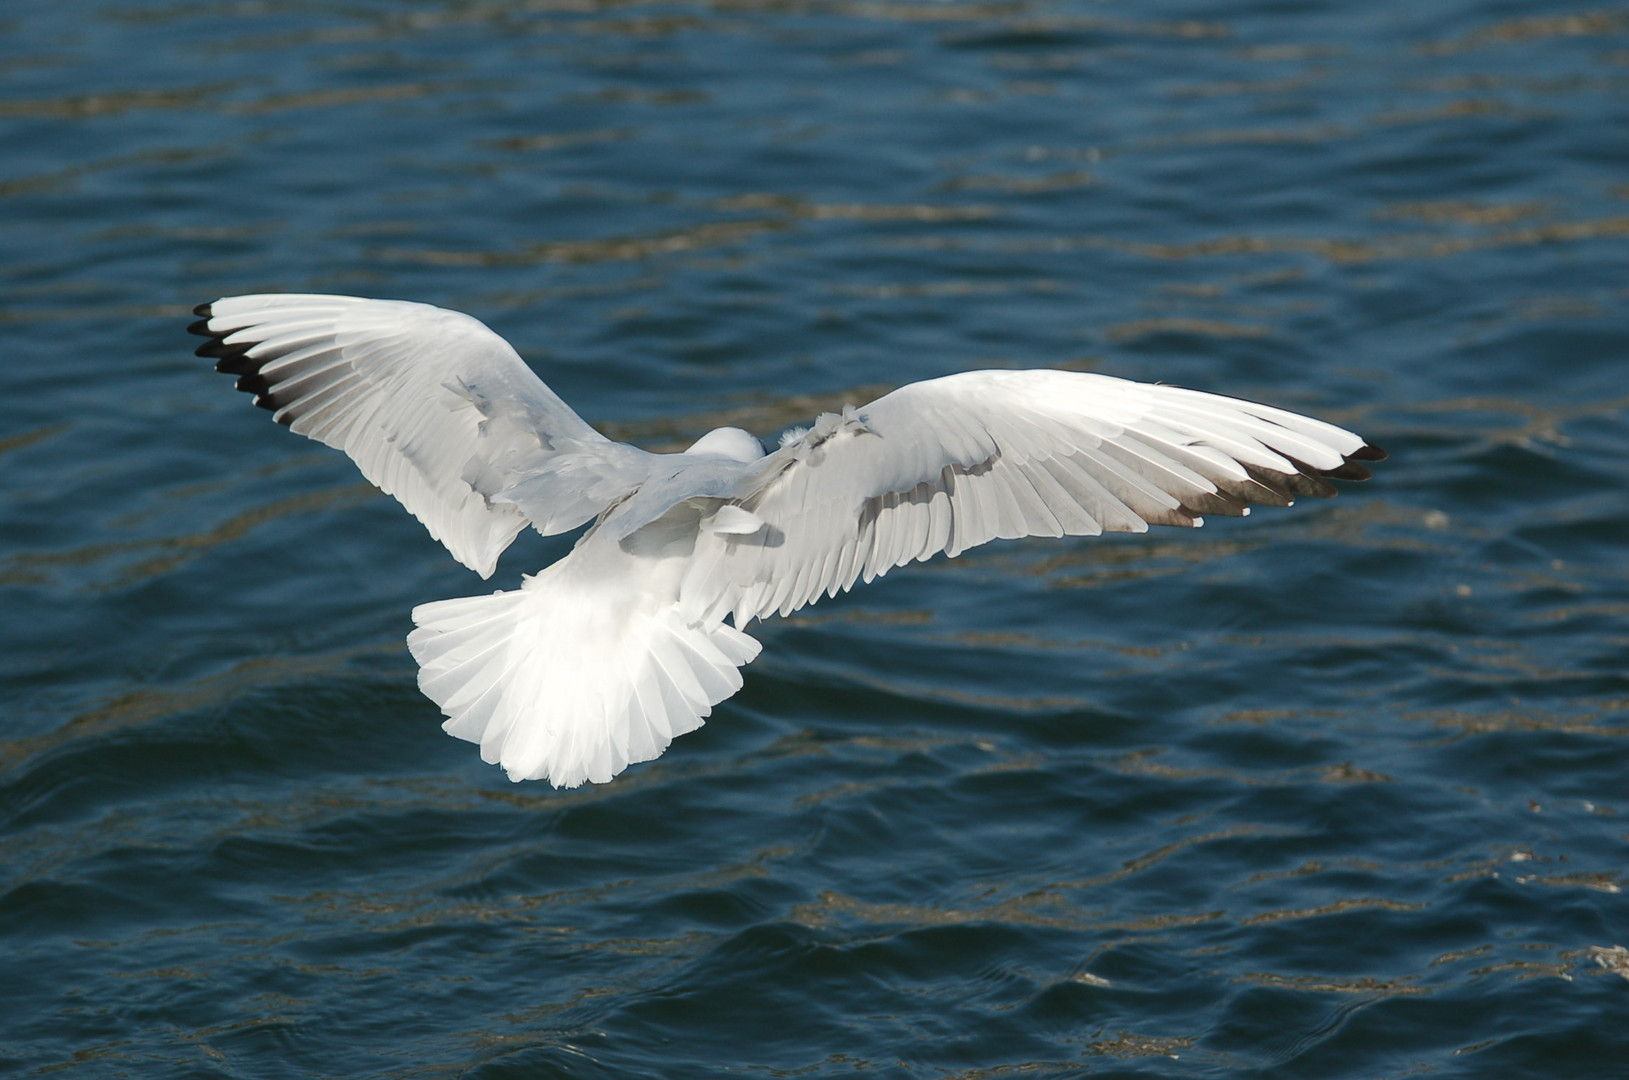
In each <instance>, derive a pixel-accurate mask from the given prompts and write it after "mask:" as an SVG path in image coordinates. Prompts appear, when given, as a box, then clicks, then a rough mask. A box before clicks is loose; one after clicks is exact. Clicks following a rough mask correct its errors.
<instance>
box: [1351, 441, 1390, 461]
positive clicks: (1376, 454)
mask: <svg viewBox="0 0 1629 1080" xmlns="http://www.w3.org/2000/svg"><path fill="white" fill-rule="evenodd" d="M1390 456H1391V455H1390V454H1388V453H1386V452H1385V451H1384V450H1382V449H1380V447H1378V446H1373V445H1369V444H1365V445H1363V446H1360V447H1358V448H1357V449H1356V450H1354V451H1352V452H1351V453H1350V454H1347V455H1346V457H1347V459H1348V460H1350V461H1385V460H1386V459H1387V458H1388V457H1390Z"/></svg>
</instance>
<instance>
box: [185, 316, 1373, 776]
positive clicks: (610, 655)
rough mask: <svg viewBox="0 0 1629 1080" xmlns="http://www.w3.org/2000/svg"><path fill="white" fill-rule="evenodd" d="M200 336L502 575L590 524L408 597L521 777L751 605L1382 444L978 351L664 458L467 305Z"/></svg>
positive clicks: (707, 654) (708, 661)
mask: <svg viewBox="0 0 1629 1080" xmlns="http://www.w3.org/2000/svg"><path fill="white" fill-rule="evenodd" d="M196 314H198V315H199V316H200V318H199V320H198V321H197V322H195V323H193V324H192V325H191V327H189V329H190V330H191V331H192V332H193V333H196V334H200V335H202V336H204V337H207V338H209V340H208V341H207V342H205V343H204V344H203V345H201V346H199V348H198V355H200V356H207V357H213V358H215V360H216V364H215V368H216V370H217V371H223V372H227V373H229V374H232V375H236V376H237V388H238V389H239V390H243V391H246V392H248V393H251V394H253V395H254V403H255V404H256V405H259V406H260V407H261V408H263V409H269V410H271V412H272V418H273V419H274V420H276V421H277V422H278V423H280V424H283V425H285V426H287V427H289V428H290V429H291V430H293V431H294V432H296V433H297V434H300V435H304V436H306V437H308V438H311V439H316V440H317V441H318V442H321V443H324V444H326V445H328V446H332V447H334V448H336V449H338V450H343V451H344V452H345V453H346V454H348V455H350V457H351V460H353V461H355V462H356V464H357V466H358V467H360V468H361V470H362V474H363V475H364V476H366V477H367V478H368V480H370V481H371V482H372V483H374V484H375V485H377V486H378V487H380V488H381V489H383V490H384V491H385V492H386V493H388V494H390V495H394V496H395V497H396V498H397V499H398V500H399V501H400V502H401V504H402V505H403V506H405V507H406V508H407V510H408V512H409V513H411V514H412V515H413V516H414V517H416V518H418V519H419V521H421V522H422V523H423V524H424V526H425V528H427V529H429V530H430V535H431V536H433V537H435V538H436V539H437V540H440V541H441V542H442V543H443V544H444V545H446V547H447V550H448V551H450V552H451V553H452V556H453V558H455V559H457V560H458V561H459V562H461V563H463V564H464V565H465V566H467V567H469V568H470V569H471V570H474V571H475V572H476V573H478V574H480V575H481V577H483V578H488V577H491V575H492V572H493V570H494V568H495V567H496V565H497V561H498V556H499V554H500V553H501V552H502V551H503V550H504V548H506V547H508V546H509V543H510V541H512V540H513V539H514V538H515V536H516V535H517V534H518V533H519V532H520V531H521V530H522V529H524V528H525V527H526V526H528V525H530V526H532V527H533V528H535V529H536V530H537V531H538V532H539V533H542V534H543V535H545V536H550V535H554V534H556V533H563V532H567V531H569V530H572V529H575V528H577V527H579V526H581V525H583V524H585V523H588V522H593V524H592V526H591V527H590V528H589V529H588V530H587V531H585V532H584V533H583V535H582V537H581V538H580V539H579V540H578V541H577V543H576V546H574V547H573V548H572V550H571V552H570V553H569V554H567V555H566V556H565V557H564V558H561V559H560V560H558V561H557V562H555V563H553V564H552V565H549V566H546V567H544V568H543V569H542V570H540V571H538V572H537V573H536V574H534V575H531V576H529V577H526V578H525V579H524V580H523V582H522V584H521V586H520V588H518V589H513V590H510V591H499V592H495V593H492V594H491V595H489V596H472V597H465V598H462V599H455V600H440V601H436V602H434V603H429V604H423V605H420V606H419V607H417V608H415V609H414V610H413V622H414V623H415V624H416V626H417V629H415V630H414V631H413V632H412V633H411V634H409V635H408V638H407V645H408V648H409V650H411V652H412V654H413V657H414V659H415V660H417V661H418V664H419V687H420V689H422V690H423V691H424V693H425V694H426V695H427V696H428V697H429V698H430V699H431V700H433V701H434V702H435V703H436V704H437V705H439V706H440V707H441V710H442V712H444V713H445V714H446V716H447V720H446V722H445V723H444V724H443V725H442V726H443V727H444V728H445V730H446V731H447V732H448V733H449V734H452V735H455V736H457V737H458V738H460V739H467V740H468V741H470V742H474V743H479V744H480V747H481V757H482V759H483V760H485V761H487V762H490V763H495V764H499V765H502V766H503V768H504V769H505V770H506V771H507V772H508V774H509V777H510V779H512V780H547V781H549V782H550V783H552V784H554V785H555V786H556V787H575V786H577V785H579V784H581V783H582V782H583V781H585V780H588V781H592V782H594V783H604V782H606V781H608V780H610V779H611V778H612V777H614V776H616V775H617V774H618V773H620V772H621V771H622V770H623V769H625V768H627V767H628V765H629V764H631V763H633V762H638V761H648V760H650V759H652V758H655V757H657V756H658V755H660V754H661V753H662V751H663V750H665V749H666V748H667V745H668V744H669V743H670V742H672V740H673V739H674V737H675V736H678V735H683V734H684V733H685V732H687V731H693V730H695V729H696V728H698V727H700V726H701V724H702V722H703V718H704V717H706V716H707V715H708V714H709V713H710V712H711V711H712V707H713V706H714V705H717V704H718V703H719V702H721V701H723V700H724V699H725V698H727V697H729V696H730V695H732V694H734V693H735V692H736V691H737V690H739V689H740V688H741V685H742V680H741V673H740V671H739V670H737V669H738V668H740V667H741V666H742V665H744V664H746V663H748V662H749V661H751V660H752V659H753V658H754V657H755V656H757V655H758V651H759V648H760V646H759V644H758V642H757V641H756V640H755V639H754V638H752V637H750V636H748V635H747V634H746V633H745V628H746V626H747V624H748V623H750V622H751V621H752V620H753V619H762V618H765V617H767V616H769V615H771V614H780V615H786V614H789V613H790V612H793V611H796V610H797V609H798V608H801V607H803V606H805V605H806V604H811V603H813V602H814V601H816V600H818V599H819V598H820V597H822V596H835V595H837V593H839V592H843V591H847V590H848V589H849V588H851V587H852V586H853V585H854V583H855V582H857V581H870V580H872V579H873V578H876V577H880V576H881V575H883V574H886V573H887V572H888V571H889V570H891V569H893V568H894V567H896V566H904V565H905V564H906V563H909V562H912V561H919V560H925V559H928V558H931V557H932V556H934V555H936V554H939V553H940V552H943V553H944V554H946V555H948V556H951V557H954V556H956V555H958V554H960V553H961V552H963V551H965V550H967V549H968V548H970V547H975V546H977V545H979V544H983V543H987V542H989V541H991V540H996V539H1006V538H1013V537H1020V536H1066V535H1067V536H1097V535H1099V534H1101V533H1105V532H1144V531H1146V530H1147V529H1148V526H1149V525H1183V526H1196V525H1199V524H1201V523H1202V516H1203V515H1205V514H1225V515H1231V516H1235V517H1237V516H1242V515H1244V514H1247V513H1249V507H1250V506H1251V505H1255V504H1264V505H1270V506H1289V505H1290V504H1291V502H1292V501H1293V497H1294V496H1297V495H1316V496H1329V495H1333V494H1335V488H1334V485H1333V484H1331V483H1330V482H1329V481H1330V479H1331V478H1333V479H1339V480H1364V479H1367V478H1368V476H1369V471H1368V470H1367V469H1366V468H1364V466H1363V465H1362V464H1360V463H1361V462H1365V461H1380V460H1382V459H1384V458H1385V456H1386V455H1385V452H1384V451H1382V450H1380V449H1378V448H1376V447H1374V446H1370V445H1369V444H1367V443H1366V442H1364V440H1363V439H1361V438H1360V437H1358V436H1357V435H1354V434H1352V433H1351V432H1349V431H1346V430H1343V429H1341V428H1338V427H1335V426H1333V425H1331V424H1326V423H1323V422H1322V421H1318V420H1313V419H1310V418H1308V417H1305V416H1300V415H1297V414H1295V413H1291V412H1285V411H1284V410H1282V409H1275V408H1271V407H1269V406H1266V405H1257V404H1254V403H1252V402H1247V401H1239V400H1235V399H1233V398H1227V397H1221V396H1218V395H1215V394H1206V393H1200V392H1198V391H1194V390H1184V389H1180V388H1178V387H1172V386H1160V385H1150V384H1146V383H1137V382H1129V381H1127V380H1124V379H1116V378H1112V377H1110V376H1106V375H1095V374H1085V373H1080V372H1069V371H1054V370H1030V371H1007V370H1002V371H968V372H963V373H961V374H959V375H949V376H946V377H944V378H939V379H930V380H927V381H925V382H918V383H911V384H910V385H908V386H902V387H900V388H899V389H898V390H895V391H893V392H892V393H888V394H884V395H883V396H882V397H880V398H878V399H877V400H876V401H873V402H871V403H870V404H868V405H862V406H859V407H858V408H856V407H853V406H845V407H844V408H843V410H842V412H840V413H826V414H824V415H822V416H820V417H819V418H817V419H816V420H815V421H814V423H813V424H812V425H810V426H809V427H808V428H806V429H797V430H793V431H791V432H788V433H786V434H785V435H783V436H782V437H781V440H780V444H779V446H778V447H777V448H776V449H774V450H772V451H770V452H768V453H766V452H765V450H764V447H763V445H762V444H761V443H760V442H759V441H758V439H757V438H756V437H754V436H753V435H751V434H750V433H748V432H746V431H743V430H741V429H740V428H729V427H726V428H718V429H716V430H714V431H710V432H708V433H707V434H706V435H703V436H702V437H701V438H700V439H699V440H697V441H696V443H695V444H694V445H693V446H691V447H690V448H689V449H687V450H685V451H684V452H683V453H677V454H653V453H648V452H646V451H644V450H640V449H638V448H637V447H633V446H629V445H627V444H625V443H619V442H613V441H612V440H610V439H608V438H606V437H605V436H603V435H601V434H600V433H599V432H598V431H595V430H594V429H593V428H592V427H590V426H589V425H588V424H587V423H586V422H585V421H584V420H583V419H582V418H581V417H579V416H578V415H577V414H576V413H575V412H573V411H572V410H571V408H570V407H569V406H568V405H566V403H565V402H564V401H562V400H561V399H560V398H559V397H557V396H556V395H555V394H554V392H553V391H552V390H550V389H549V388H548V387H547V386H546V385H544V383H543V381H542V380H541V379H539V378H538V377H537V376H536V375H535V374H534V373H533V372H532V370H531V369H530V368H528V367H527V366H526V364H525V362H524V361H522V360H521V358H520V356H519V354H518V353H516V352H515V350H514V349H513V348H511V347H510V346H509V344H508V343H507V342H506V341H504V340H503V339H502V338H501V337H499V336H498V335H497V334H495V333H493V332H492V331H491V330H489V329H488V328H487V327H486V326H485V325H484V324H482V323H481V322H479V321H478V320H476V319H474V318H471V317H470V316H468V315H463V314H460V313H458V312H454V311H447V310H444V309H441V308H437V307H432V306H430V305H427V304H417V303H409V302H405V301H399V300H367V299H361V298H359V297H351V296H322V295H304V294H267V295H256V296H232V297H226V298H224V299H221V300H216V301H215V302H214V303H212V304H202V305H200V306H199V307H198V308H197V309H196Z"/></svg>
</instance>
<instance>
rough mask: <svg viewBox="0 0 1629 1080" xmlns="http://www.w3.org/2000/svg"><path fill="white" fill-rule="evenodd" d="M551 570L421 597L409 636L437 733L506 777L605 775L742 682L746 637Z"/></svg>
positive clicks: (574, 780) (751, 647) (691, 726)
mask: <svg viewBox="0 0 1629 1080" xmlns="http://www.w3.org/2000/svg"><path fill="white" fill-rule="evenodd" d="M554 569H555V568H554V567H550V568H549V570H545V571H544V572H543V573H541V574H539V575H537V576H536V577H533V578H529V579H527V580H526V582H525V584H524V585H523V586H522V587H521V588H520V589H517V590H514V591H511V592H497V593H493V594H491V595H490V596H473V597H466V598H462V599H457V600H441V601H437V602H435V603H431V604H423V605H420V606H419V607H417V608H415V609H414V610H413V621H414V622H415V623H416V624H417V625H418V629H416V630H414V631H413V632H412V633H411V634H410V635H408V638H407V646H408V648H409V649H410V650H411V651H412V653H413V657H414V659H415V660H417V661H418V663H419V687H420V689H422V690H423V691H424V693H425V694H426V695H427V696H428V697H430V698H431V700H433V701H434V702H435V703H436V704H437V705H439V706H441V709H442V711H443V712H444V713H446V714H447V717H448V719H447V721H446V723H445V724H443V725H442V727H443V729H444V730H446V731H447V733H448V734H450V735H455V736H457V737H458V738H460V739H466V740H468V741H470V742H474V743H479V744H480V746H481V757H482V759H483V760H485V761H487V762H489V763H495V764H501V765H502V766H503V767H504V769H505V770H506V771H507V772H508V774H509V778H510V779H511V780H548V781H549V782H550V783H552V784H554V786H555V787H576V786H577V785H579V784H581V783H582V782H583V781H584V780H589V781H592V782H594V783H596V784H602V783H605V782H606V781H607V780H610V779H611V778H612V777H613V776H616V775H617V774H618V773H620V772H621V771H622V770H623V769H625V768H627V767H628V765H630V764H631V763H633V762H637V761H649V760H650V759H652V758H654V757H657V756H658V755H660V754H661V753H662V751H663V750H665V749H666V748H667V745H668V743H670V742H672V741H673V739H674V738H675V737H677V736H679V735H683V734H684V733H685V732H687V731H694V730H695V729H696V728H698V727H700V726H701V725H702V722H703V718H704V717H706V716H707V715H708V714H709V713H711V712H712V707H713V706H714V705H716V704H718V703H719V702H720V701H723V700H724V699H725V698H727V697H729V696H730V695H731V694H733V693H735V692H736V691H737V690H739V689H740V688H741V673H740V672H739V671H738V670H737V668H739V667H740V666H741V665H743V664H746V663H748V662H749V661H751V660H752V659H753V658H754V657H755V656H757V655H758V651H759V648H760V646H759V644H758V642H757V641H756V640H754V639H753V638H752V637H750V636H748V635H747V634H744V633H742V632H741V631H739V630H737V629H735V628H734V627H732V626H728V625H726V624H724V623H722V622H718V621H716V620H706V621H704V622H700V623H696V622H690V621H687V620H686V619H685V618H684V616H683V615H681V613H680V611H679V606H678V604H676V603H671V602H664V603H661V604H654V603H652V602H650V601H649V600H648V599H646V598H644V597H642V595H641V594H640V593H638V591H637V590H630V589H628V588H627V587H626V586H625V585H624V586H623V587H621V588H618V587H616V585H615V584H612V585H607V584H604V583H601V584H586V583H582V582H579V581H575V580H573V579H570V578H566V577H563V576H561V575H559V574H554V573H551V571H552V570H554ZM642 601H643V602H642Z"/></svg>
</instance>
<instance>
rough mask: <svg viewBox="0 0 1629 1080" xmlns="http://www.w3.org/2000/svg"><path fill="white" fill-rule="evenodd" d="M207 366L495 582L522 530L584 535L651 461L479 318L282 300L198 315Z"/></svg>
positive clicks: (401, 304) (356, 302) (212, 308)
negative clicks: (344, 463)
mask: <svg viewBox="0 0 1629 1080" xmlns="http://www.w3.org/2000/svg"><path fill="white" fill-rule="evenodd" d="M197 314H199V315H201V316H203V317H202V318H201V319H200V320H199V321H198V322H196V323H193V324H192V326H191V327H190V328H189V329H191V330H192V331H193V332H194V333H197V334H202V335H204V336H206V337H208V338H210V339H211V340H209V341H208V342H205V343H204V344H203V345H202V346H200V347H199V349H198V355H200V356H210V357H215V358H216V364H215V368H216V370H217V371H224V372H228V373H230V374H233V375H236V376H238V382H237V387H238V389H239V390H243V391H247V392H248V393H251V394H253V395H255V404H256V405H259V406H260V407H261V408H264V409H270V410H271V411H272V415H273V419H275V420H276V421H277V422H278V423H280V424H286V425H288V427H289V428H290V429H291V430H293V431H295V432H297V433H298V434H301V435H305V436H307V437H309V438H312V439H316V440H317V441H318V442H321V443H325V444H327V445H328V446H332V447H334V448H335V449H337V450H343V451H344V452H345V453H346V454H348V455H350V457H351V460H353V461H355V462H356V464H357V465H358V466H359V467H360V468H361V470H362V475H364V476H366V477H367V478H368V479H369V480H370V481H372V482H373V483H374V484H376V485H378V486H379V487H380V488H381V489H383V490H384V491H385V492H386V493H387V494H390V495H394V496H396V498H397V499H398V500H400V501H401V504H402V505H403V506H405V507H406V508H407V509H408V511H409V512H410V513H412V514H413V516H414V517H416V518H418V519H419V520H420V521H421V522H423V523H424V526H425V528H427V529H429V530H430V535H431V536H433V537H435V538H436V539H437V540H440V541H441V542H442V543H443V544H445V545H446V546H447V550H448V551H450V552H452V555H453V557H454V558H455V559H457V560H458V561H459V562H461V563H463V564H464V565H465V566H467V567H469V568H470V569H471V570H474V571H475V572H477V573H478V574H480V575H481V576H482V577H490V576H491V575H492V571H493V569H494V567H495V566H496V565H497V561H498V556H499V554H501V553H502V551H503V549H504V548H506V547H508V546H509V543H510V541H512V540H513V539H514V538H515V534H517V533H518V532H520V530H521V529H522V528H524V527H525V525H526V523H527V521H528V520H530V521H531V523H532V524H534V525H535V526H536V527H537V529H538V531H539V532H542V533H544V534H545V535H548V534H551V533H557V532H564V531H565V530H567V529H571V528H575V527H576V526H578V525H580V524H582V523H583V522H585V521H587V520H589V519H590V518H592V517H594V516H595V515H596V514H598V513H599V512H600V511H601V510H603V509H604V508H605V507H606V506H607V505H608V504H609V503H611V502H612V501H614V500H615V499H617V498H618V497H620V496H622V495H624V494H627V492H629V491H631V490H633V489H634V488H635V487H637V486H638V485H639V484H640V483H641V482H642V481H643V479H644V478H645V476H646V474H647V473H648V471H649V465H648V464H647V463H648V461H649V459H650V455H648V454H645V453H644V452H643V451H641V450H637V449H635V448H633V447H631V446H626V445H624V444H622V443H615V442H612V441H611V440H609V439H607V438H605V437H604V436H603V435H601V434H600V433H599V432H597V431H595V430H594V429H593V428H592V427H590V426H589V425H588V424H587V423H585V422H584V421H583V419H582V418H581V417H579V416H578V415H577V414H576V413H574V412H572V411H571V409H570V407H569V406H567V405H566V403H565V402H564V401H561V400H560V398H559V397H557V396H556V395H555V394H554V392H553V391H552V390H550V389H549V388H548V387H547V386H545V385H544V384H543V382H542V380H540V379H539V378H538V377H537V376H536V375H534V374H533V373H532V371H531V369H530V368H528V367H527V366H526V364H525V362H524V361H522V360H521V358H520V356H519V355H518V354H517V353H516V352H515V350H514V349H512V348H510V346H509V343H508V342H506V341H504V340H503V339H502V338H500V337H499V336H498V335H496V334H494V333H493V332H492V331H491V330H489V329H487V328H486V326H484V325H482V324H481V323H480V322H479V321H478V320H476V319H473V318H470V317H469V316H468V315H461V314H459V313H457V312H454V311H446V310H443V309H441V308H437V307H431V306H430V305H428V304H414V303H408V302H405V301H400V300H364V299H360V298H358V297H353V296H319V295H302V294H274V295H259V296H231V297H226V298H224V299H221V300H217V301H215V302H214V303H213V304H204V305H201V306H200V307H199V308H198V309H197Z"/></svg>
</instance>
